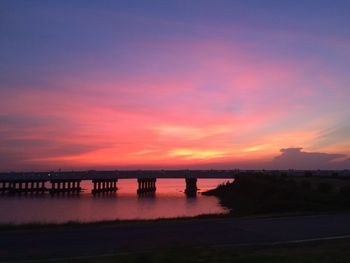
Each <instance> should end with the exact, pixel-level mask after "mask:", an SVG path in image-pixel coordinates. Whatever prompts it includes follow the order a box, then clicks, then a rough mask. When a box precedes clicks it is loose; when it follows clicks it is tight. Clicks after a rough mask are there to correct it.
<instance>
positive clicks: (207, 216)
mask: <svg viewBox="0 0 350 263" xmlns="http://www.w3.org/2000/svg"><path fill="white" fill-rule="evenodd" d="M230 216H231V215H229V214H203V215H198V216H193V217H175V218H156V219H134V220H104V221H96V222H79V221H69V222H66V223H39V222H38V223H28V224H0V231H6V230H21V229H46V228H47V229H52V228H55V229H59V228H67V227H73V228H77V227H84V228H86V227H96V226H101V227H105V226H115V225H129V224H134V225H135V224H147V223H154V222H163V223H166V222H174V221H189V220H197V219H210V218H227V217H230Z"/></svg>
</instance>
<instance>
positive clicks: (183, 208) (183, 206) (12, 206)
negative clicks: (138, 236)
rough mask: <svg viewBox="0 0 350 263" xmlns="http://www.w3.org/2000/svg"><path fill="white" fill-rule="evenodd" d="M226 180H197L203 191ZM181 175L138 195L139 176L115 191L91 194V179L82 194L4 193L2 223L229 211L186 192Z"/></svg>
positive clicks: (209, 199)
mask: <svg viewBox="0 0 350 263" xmlns="http://www.w3.org/2000/svg"><path fill="white" fill-rule="evenodd" d="M223 181H226V180H217V179H202V180H198V188H199V189H200V191H204V190H207V189H211V188H214V187H216V186H217V185H218V184H220V183H222V182H223ZM185 187H186V186H185V182H184V180H183V179H182V180H181V179H159V180H157V191H156V192H155V193H142V194H140V195H137V193H136V190H137V182H136V180H120V181H118V191H117V192H116V193H99V194H96V195H92V194H91V182H89V181H83V182H82V188H83V192H82V193H80V194H72V193H70V194H69V193H65V194H57V195H49V194H44V195H36V194H26V195H17V196H1V197H0V209H1V211H2V213H1V216H0V223H29V222H31V223H32V222H41V223H48V222H55V223H59V222H67V221H81V222H91V221H101V220H115V219H154V218H171V217H180V216H196V215H200V214H210V213H222V212H226V210H225V209H224V208H222V207H221V206H220V204H219V202H218V199H217V198H215V197H208V196H202V195H201V194H197V195H192V196H189V195H185V193H184V190H185Z"/></svg>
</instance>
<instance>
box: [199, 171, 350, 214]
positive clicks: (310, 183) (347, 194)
mask: <svg viewBox="0 0 350 263" xmlns="http://www.w3.org/2000/svg"><path fill="white" fill-rule="evenodd" d="M203 194H205V195H214V196H217V197H219V198H220V202H221V204H222V205H223V206H225V207H228V208H230V209H231V213H232V214H233V215H236V216H242V215H259V214H276V213H304V212H337V211H349V210H350V180H344V179H337V178H319V177H317V178H309V177H287V176H283V175H269V176H263V175H251V176H242V177H238V178H237V179H236V180H235V182H233V183H226V184H223V185H220V186H218V187H217V188H216V189H214V190H210V191H207V192H205V193H203Z"/></svg>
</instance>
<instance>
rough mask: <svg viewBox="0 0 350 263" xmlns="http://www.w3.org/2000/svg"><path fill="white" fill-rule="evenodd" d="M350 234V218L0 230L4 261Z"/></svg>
mask: <svg viewBox="0 0 350 263" xmlns="http://www.w3.org/2000/svg"><path fill="white" fill-rule="evenodd" d="M345 235H350V214H336V215H316V216H300V217H282V218H249V219H248V218H228V219H200V220H199V219H196V220H179V221H158V222H146V223H123V224H116V225H109V226H79V227H63V228H51V229H44V230H43V229H28V230H23V229H21V230H2V231H0V261H8V260H24V259H28V258H59V257H76V256H92V255H100V254H109V253H119V252H128V251H135V250H136V251H137V250H145V249H162V248H170V247H176V246H213V245H225V244H232V245H238V244H257V243H258V244H267V243H274V242H285V241H293V240H303V239H317V238H326V237H335V236H345Z"/></svg>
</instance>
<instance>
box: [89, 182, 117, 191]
mask: <svg viewBox="0 0 350 263" xmlns="http://www.w3.org/2000/svg"><path fill="white" fill-rule="evenodd" d="M117 181H118V179H97V180H92V183H93V188H92V190H91V193H92V194H97V193H104V192H113V193H114V192H116V191H117V190H118V188H117Z"/></svg>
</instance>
